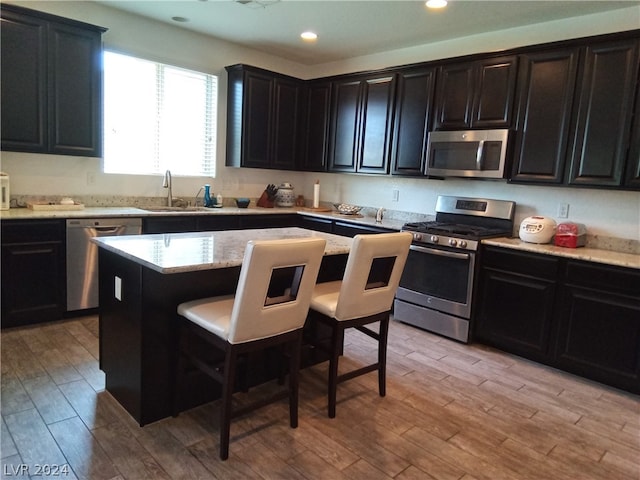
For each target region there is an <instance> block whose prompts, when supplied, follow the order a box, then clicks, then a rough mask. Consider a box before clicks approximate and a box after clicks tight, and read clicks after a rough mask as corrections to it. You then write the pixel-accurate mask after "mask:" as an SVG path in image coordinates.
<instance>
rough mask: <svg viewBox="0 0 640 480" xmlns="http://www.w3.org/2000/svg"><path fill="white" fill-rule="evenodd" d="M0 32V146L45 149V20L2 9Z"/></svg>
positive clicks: (3, 147) (4, 148) (15, 148)
mask: <svg viewBox="0 0 640 480" xmlns="http://www.w3.org/2000/svg"><path fill="white" fill-rule="evenodd" d="M0 35H1V39H0V42H1V43H0V45H1V47H2V52H1V55H0V60H1V62H2V63H1V67H0V70H1V74H2V78H1V83H0V88H1V98H2V115H1V122H2V149H3V150H11V151H29V152H45V151H46V148H47V137H46V135H47V131H46V128H47V127H46V118H47V101H46V88H47V23H46V22H45V21H44V20H41V19H38V18H34V17H30V16H26V15H20V14H18V13H14V12H8V11H5V10H2V19H1V23H0ZM68 73H70V72H68Z"/></svg>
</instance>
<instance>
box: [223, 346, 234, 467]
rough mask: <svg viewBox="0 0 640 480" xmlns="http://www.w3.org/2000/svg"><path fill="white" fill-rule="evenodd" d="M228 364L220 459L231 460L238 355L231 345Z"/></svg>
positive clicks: (227, 355)
mask: <svg viewBox="0 0 640 480" xmlns="http://www.w3.org/2000/svg"><path fill="white" fill-rule="evenodd" d="M225 355H226V357H227V358H226V362H225V364H226V365H225V369H224V375H223V383H222V405H221V408H220V458H221V459H222V460H226V459H227V458H229V437H230V434H231V416H232V412H231V407H232V404H231V402H232V396H233V383H234V379H235V376H236V362H237V353H236V352H235V349H234V348H233V345H230V346H229V347H228V348H227V352H226V354H225Z"/></svg>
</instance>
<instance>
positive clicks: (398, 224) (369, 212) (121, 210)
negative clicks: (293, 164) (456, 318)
mask: <svg viewBox="0 0 640 480" xmlns="http://www.w3.org/2000/svg"><path fill="white" fill-rule="evenodd" d="M375 211H376V210H375V209H372V208H369V209H363V212H362V213H363V214H361V215H342V214H340V213H338V212H336V211H335V210H332V211H326V212H325V211H316V210H313V209H310V208H300V207H275V208H261V207H253V206H250V207H249V208H237V207H230V206H225V207H223V208H204V207H198V208H195V209H194V208H192V209H189V208H187V209H178V208H176V209H172V210H164V209H163V207H149V209H145V208H137V207H124V206H112V207H86V208H84V209H82V210H53V211H47V210H31V209H29V208H12V209H10V210H2V211H0V220H29V219H31V220H36V219H48V218H60V219H64V218H101V217H105V218H106V217H158V216H177V215H272V214H304V215H308V216H312V217H317V218H325V219H331V220H340V221H345V222H349V223H353V224H356V225H363V226H369V227H381V228H386V229H389V230H396V231H399V230H400V229H401V228H402V226H403V225H404V224H405V223H407V222H412V221H424V220H433V219H434V218H435V217H434V216H432V215H424V214H415V213H411V212H393V214H391V215H387V216H385V217H384V218H383V220H382V222H381V223H377V222H376V221H375ZM610 240H612V239H610ZM615 240H622V242H620V241H616V242H614V243H615V245H608V243H610V242H607V241H600V242H597V243H596V244H589V242H588V243H587V246H586V247H579V248H564V247H556V246H555V245H539V244H534V243H526V242H523V241H522V240H520V239H519V238H506V237H504V238H497V239H496V238H494V239H487V240H483V242H482V243H483V244H485V245H495V246H499V247H504V248H512V249H516V250H522V251H528V252H533V253H541V254H546V255H555V256H561V257H567V258H574V259H578V260H585V261H591V262H597V263H604V264H608V265H617V266H622V267H630V268H637V269H640V255H639V254H638V253H633V252H637V250H638V249H637V248H635V249H629V248H623V247H627V246H626V245H622V244H624V243H629V242H635V243H636V244H637V241H634V240H629V241H624V239H615ZM245 243H246V242H245ZM601 246H602V247H604V248H594V247H601ZM205 268H214V267H205ZM215 268H221V267H215Z"/></svg>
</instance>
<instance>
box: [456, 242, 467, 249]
mask: <svg viewBox="0 0 640 480" xmlns="http://www.w3.org/2000/svg"><path fill="white" fill-rule="evenodd" d="M458 246H459V247H460V248H467V242H466V241H464V240H460V242H459V243H458Z"/></svg>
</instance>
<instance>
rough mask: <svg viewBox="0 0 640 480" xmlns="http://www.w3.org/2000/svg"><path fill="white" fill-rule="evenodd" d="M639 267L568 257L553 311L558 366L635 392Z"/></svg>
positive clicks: (639, 388)
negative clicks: (558, 296) (556, 327)
mask: <svg viewBox="0 0 640 480" xmlns="http://www.w3.org/2000/svg"><path fill="white" fill-rule="evenodd" d="M639 291H640V272H638V270H635V269H625V268H618V267H612V266H608V265H597V264H588V263H584V262H574V261H570V262H568V264H567V274H566V281H565V286H564V288H563V290H562V297H561V298H562V301H561V304H560V308H559V311H558V319H559V320H558V324H559V328H558V335H557V338H558V339H557V344H556V348H555V361H556V363H557V364H558V366H559V367H560V368H563V369H565V370H568V371H570V372H573V373H576V374H578V375H582V376H585V377H587V378H591V379H594V380H597V381H600V382H603V383H606V384H609V385H613V386H616V387H619V388H624V389H625V390H630V391H632V392H635V393H640V298H638V292H639Z"/></svg>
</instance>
